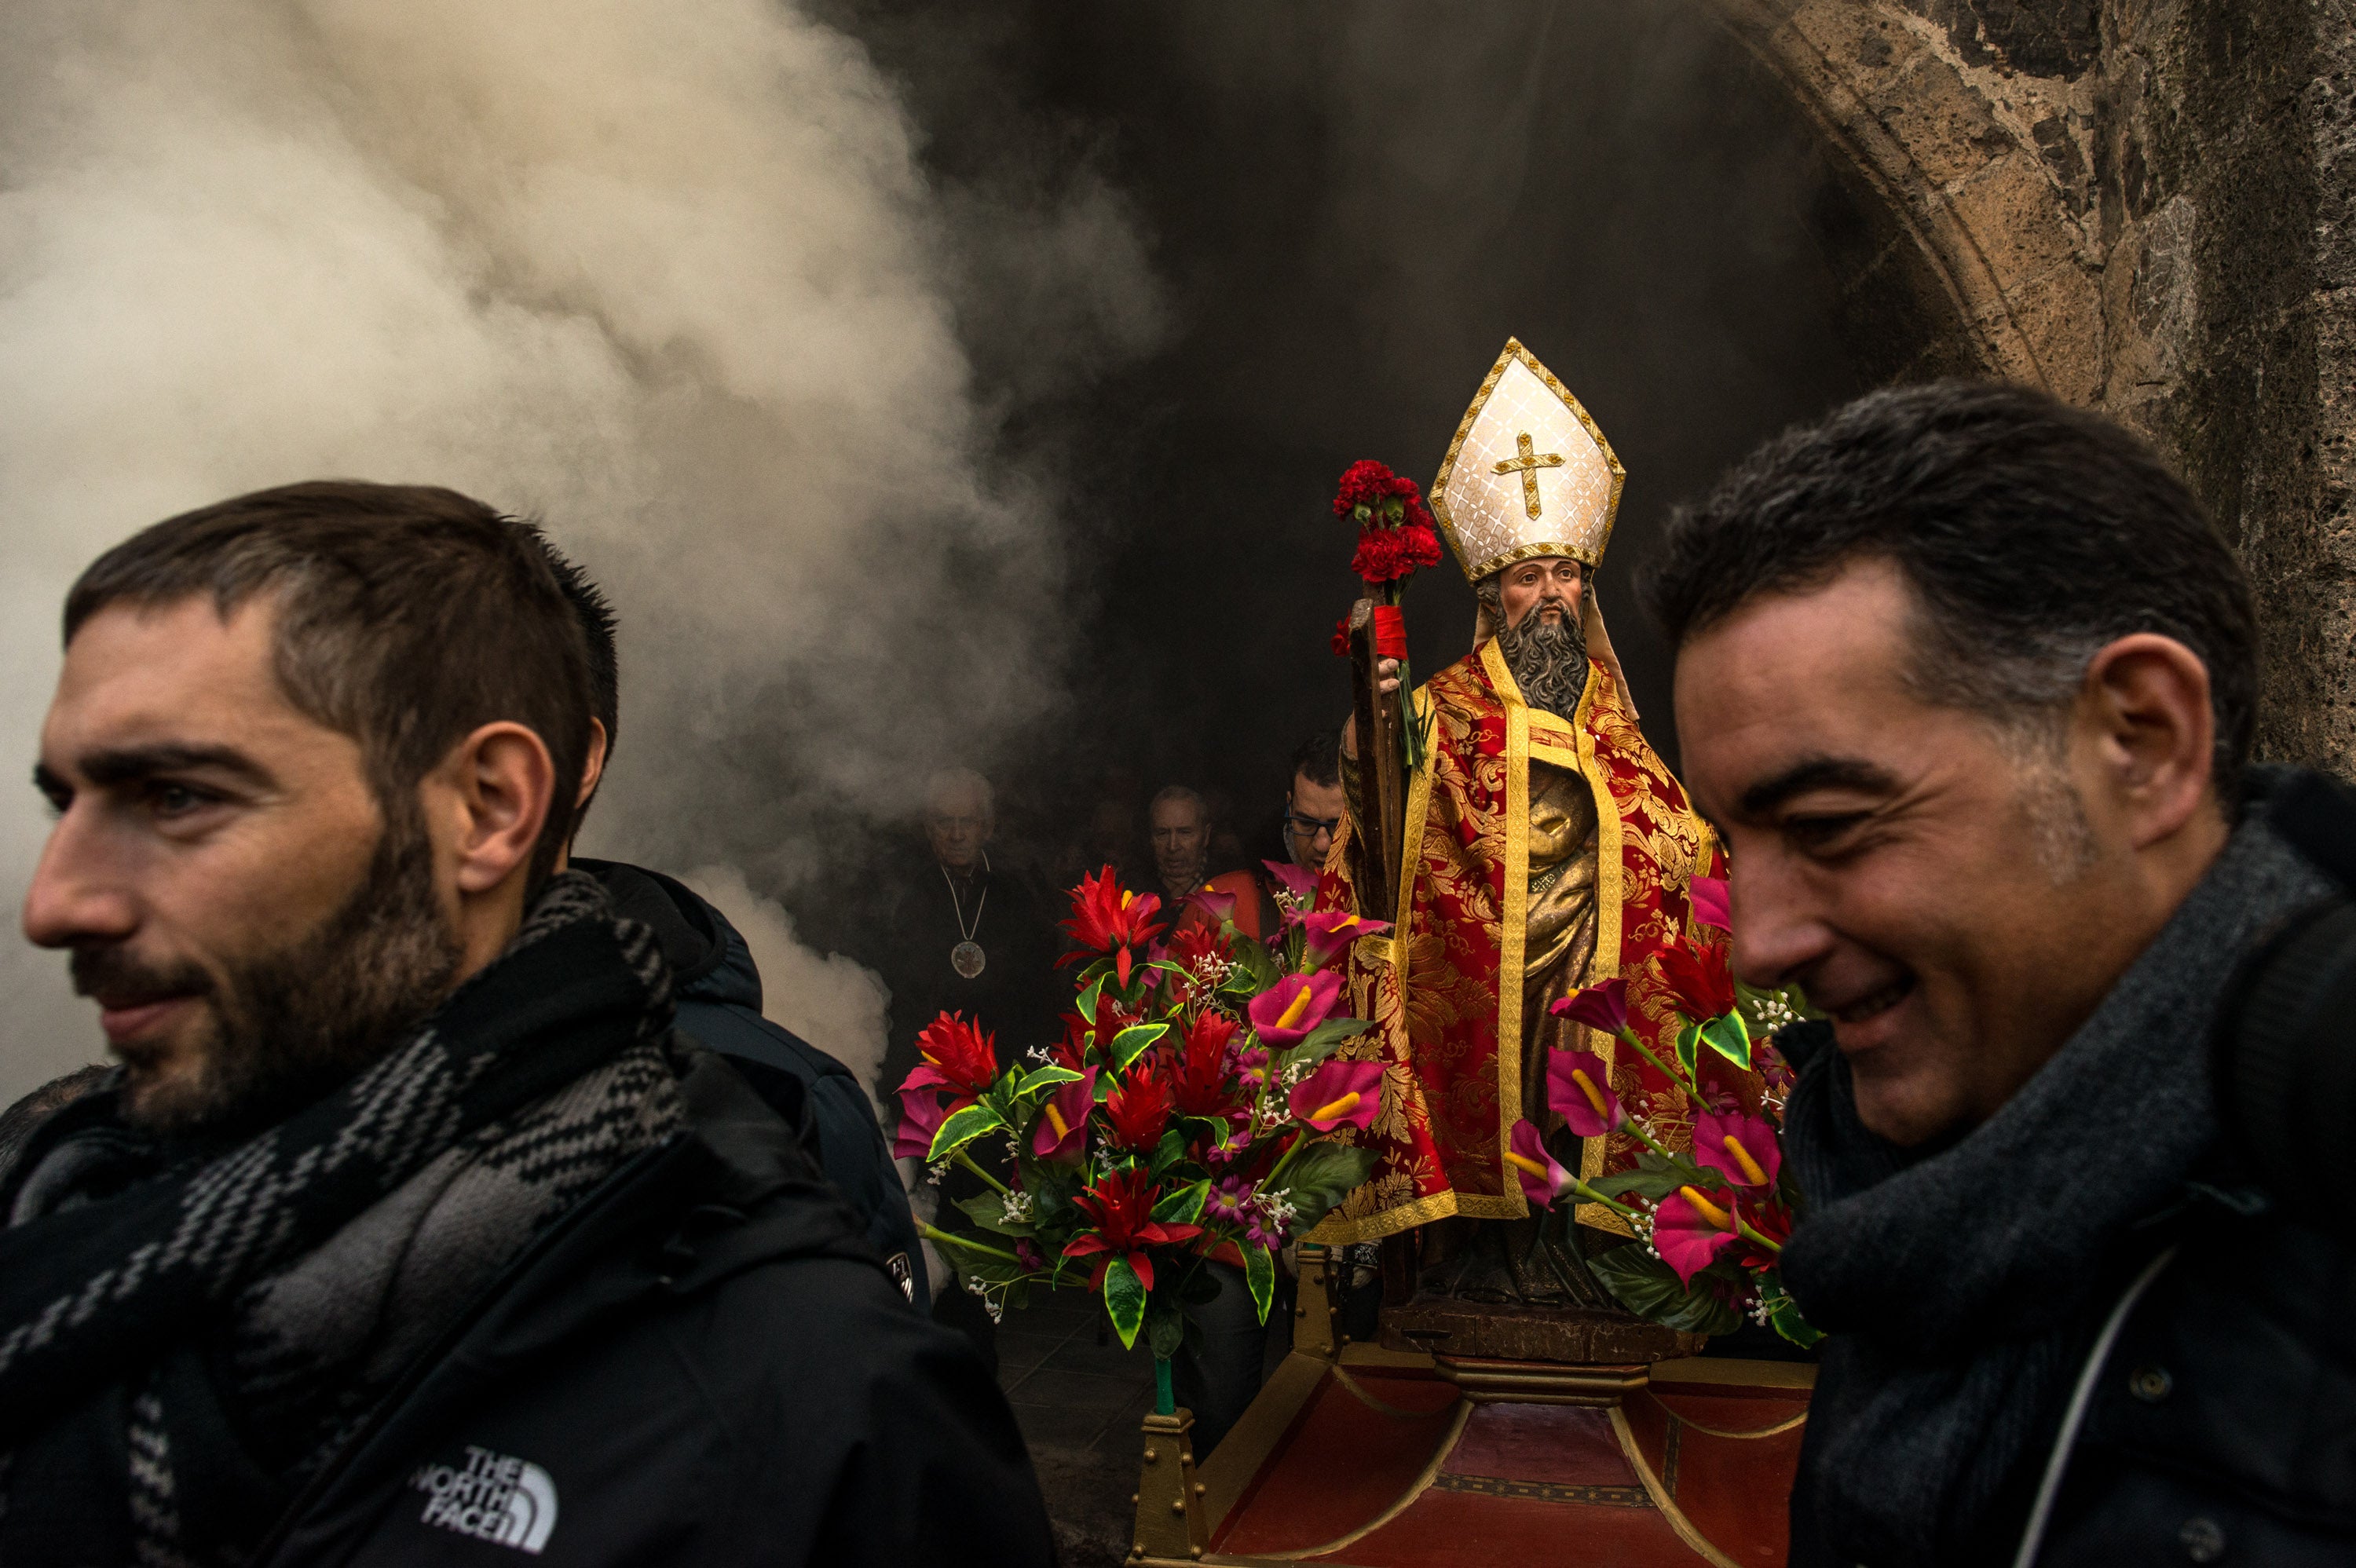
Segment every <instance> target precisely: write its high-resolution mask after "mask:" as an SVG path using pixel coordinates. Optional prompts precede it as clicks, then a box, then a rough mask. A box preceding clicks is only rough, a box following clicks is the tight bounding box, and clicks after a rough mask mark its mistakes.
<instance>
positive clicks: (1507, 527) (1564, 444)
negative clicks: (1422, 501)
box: [1425, 337, 1628, 582]
mask: <svg viewBox="0 0 2356 1568" xmlns="http://www.w3.org/2000/svg"><path fill="white" fill-rule="evenodd" d="M1541 477H1543V478H1544V479H1545V481H1546V484H1545V486H1544V487H1543V489H1541V487H1540V485H1539V484H1538V481H1539V479H1540V478H1541ZM1627 477H1628V472H1627V470H1626V469H1624V468H1622V467H1621V466H1620V460H1619V459H1618V458H1617V457H1614V456H1613V455H1612V443H1610V442H1608V441H1606V440H1604V439H1603V432H1601V430H1599V429H1597V428H1596V424H1595V421H1593V420H1592V419H1590V418H1589V417H1588V414H1587V411H1586V410H1585V409H1583V408H1581V407H1580V402H1579V400H1578V399H1577V398H1574V397H1572V396H1571V395H1570V389H1569V388H1568V387H1566V386H1564V385H1563V384H1562V382H1561V381H1559V380H1558V379H1556V377H1555V374H1554V372H1553V371H1551V370H1549V369H1547V368H1546V367H1545V366H1544V365H1541V364H1539V363H1538V359H1537V356H1536V355H1534V354H1532V353H1531V352H1530V351H1529V350H1528V349H1526V348H1525V347H1522V346H1521V344H1520V342H1519V341H1518V340H1516V339H1515V338H1510V337H1509V338H1507V339H1506V340H1505V352H1504V353H1502V354H1500V355H1498V356H1497V362H1496V363H1495V364H1494V365H1492V366H1490V367H1489V374H1488V375H1487V376H1485V377H1483V379H1482V381H1481V388H1480V390H1479V391H1477V392H1475V393H1473V395H1472V404H1471V406H1470V407H1468V408H1466V409H1465V411H1464V418H1463V420H1462V422H1460V423H1459V424H1458V425H1457V427H1456V436H1455V439H1454V440H1452V441H1451V442H1450V443H1448V454H1447V455H1446V456H1445V457H1443V458H1441V459H1440V472H1439V473H1438V474H1437V475H1433V477H1432V481H1431V487H1430V489H1429V490H1427V491H1426V492H1425V495H1426V496H1428V497H1429V498H1430V502H1431V516H1432V519H1433V520H1434V521H1435V522H1437V523H1438V524H1439V525H1440V533H1441V535H1442V536H1444V537H1445V538H1446V539H1447V540H1448V544H1449V548H1450V549H1453V550H1454V551H1455V552H1456V559H1457V560H1458V561H1459V562H1461V563H1462V566H1463V568H1464V575H1465V576H1466V577H1468V578H1470V579H1472V581H1474V582H1478V581H1481V580H1482V579H1483V578H1484V577H1486V576H1488V575H1489V574H1490V573H1492V572H1494V571H1503V570H1504V569H1505V568H1506V567H1508V566H1510V565H1512V564H1513V563H1514V562H1515V561H1517V560H1537V559H1539V558H1541V557H1547V556H1558V557H1568V558H1569V559H1570V560H1576V561H1580V562H1583V563H1584V564H1586V565H1588V566H1594V565H1597V564H1598V563H1600V562H1601V560H1602V559H1603V547H1604V546H1605V545H1606V544H1607V543H1609V542H1610V540H1611V538H1612V518H1613V517H1615V516H1616V515H1618V513H1619V510H1620V487H1621V485H1622V483H1623V482H1624V481H1625V480H1626V479H1627Z"/></svg>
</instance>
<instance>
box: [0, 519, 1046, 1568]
mask: <svg viewBox="0 0 2356 1568" xmlns="http://www.w3.org/2000/svg"><path fill="white" fill-rule="evenodd" d="M65 631H66V659H65V667H64V670H63V673H62V674H61V676H60V677H59V686H58V693H57V697H56V699H55V701H54V703H53V704H52V706H51V709H50V711H49V715H48V720H47V722H46V724H45V726H44V728H43V731H42V736H41V760H40V764H39V767H38V768H37V773H36V778H37V783H38V784H39V786H40V788H41V789H42V791H43V793H44V794H46V795H48V798H49V801H50V803H51V805H52V806H53V807H54V808H55V809H56V811H57V813H58V818H57V823H56V826H55V827H54V828H53V829H52V831H51V835H50V838H49V842H48V847H47V848H46V850H45V851H44V854H43V857H42V860H41V863H40V866H39V869H38V870H37V872H36V874H35V878H34V880H33V884H32V886H31V888H30V890H29V891H28V892H27V899H26V905H25V925H26V930H27V933H28V934H29V935H30V936H31V937H32V938H33V939H34V940H35V941H36V942H38V943H40V944H44V945H47V946H51V947H57V948H62V949H65V950H67V951H69V952H70V954H71V965H72V972H73V977H74V981H75V984H76V986H77V987H78V988H79V989H80V990H81V991H82V992H83V993H84V994H86V995H89V996H90V997H92V998H93V999H94V1000H95V1001H96V1002H97V1003H98V1005H99V1007H100V1009H101V1022H102V1027H103V1029H104V1030H105V1032H106V1035H107V1038H108V1042H109V1045H110V1047H111V1048H112V1051H113V1052H114V1054H115V1055H116V1056H117V1057H118V1058H119V1059H120V1061H121V1067H120V1068H119V1070H118V1071H117V1072H116V1073H115V1074H114V1075H113V1076H112V1078H111V1079H110V1080H109V1081H107V1082H106V1083H104V1084H103V1085H102V1087H101V1088H100V1090H99V1091H98V1092H97V1093H91V1094H88V1095H85V1096H83V1097H82V1098H80V1099H77V1100H75V1101H73V1102H72V1103H71V1104H69V1105H68V1106H67V1107H66V1108H65V1109H64V1110H62V1111H60V1112H59V1113H57V1114H56V1115H53V1116H52V1117H50V1119H49V1120H48V1121H47V1122H45V1123H44V1124H43V1125H41V1126H40V1127H39V1128H38V1129H37V1131H36V1132H35V1133H34V1134H33V1136H31V1137H30V1139H29V1140H27V1143H26V1144H25V1145H24V1146H23V1147H21V1148H20V1149H19V1150H18V1152H17V1153H16V1156H15V1157H14V1158H13V1159H12V1160H11V1161H10V1163H9V1164H8V1166H7V1168H5V1170H0V1221H5V1228H0V1488H5V1508H0V1564H8V1565H11V1568H13V1565H15V1564H19V1563H23V1564H34V1563H38V1564H48V1563H110V1564H111V1563H316V1562H336V1563H362V1564H366V1563H385V1564H391V1563H414V1562H420V1561H427V1560H432V1561H456V1560H461V1559H477V1558H478V1559H480V1560H482V1561H485V1562H493V1561H499V1560H502V1559H503V1555H504V1553H505V1552H509V1551H520V1552H524V1553H526V1554H530V1555H536V1556H539V1557H541V1559H542V1560H544V1561H547V1562H550V1563H618V1562H631V1563H648V1562H678V1563H765V1564H766V1563H827V1564H833V1563H876V1564H884V1563H894V1564H896V1563H912V1562H920V1561H930V1560H940V1561H948V1560H955V1561H963V1562H992V1563H1022V1564H1033V1563H1046V1562H1048V1561H1049V1560H1050V1556H1051V1552H1050V1546H1049V1541H1048V1534H1047V1526H1046V1520H1045V1518H1044V1510H1043V1509H1042V1508H1041V1505H1040V1502H1039V1499H1038V1494H1037V1489H1036V1486H1035V1483H1034V1482H1033V1478H1032V1476H1031V1472H1030V1467H1029V1465H1028V1463H1027V1461H1026V1459H1025V1457H1024V1456H1023V1447H1022V1442H1021V1438H1020V1435H1019V1434H1018V1433H1017V1432H1016V1429H1015V1427H1014V1424H1013V1422H1012V1416H1011V1413H1009V1411H1008V1409H1007V1407H1006V1404H1005V1402H1004V1400H1003V1399H1002V1398H1001V1396H1000V1394H999V1392H998V1390H997V1389H996V1388H995V1386H994V1385H992V1383H991V1381H990V1380H989V1379H988V1377H987V1375H986V1374H985V1373H984V1371H982V1369H981V1367H980V1364H979V1363H978V1362H977V1361H976V1360H974V1358H973V1356H972V1354H971V1353H970V1351H969V1350H968V1349H966V1348H965V1347H964V1346H963V1344H962V1343H961V1342H960V1341H959V1340H958V1339H957V1338H956V1337H955V1336H953V1335H949V1334H947V1333H945V1332H943V1331H941V1330H938V1329H937V1328H933V1327H932V1326H930V1325H929V1324H927V1323H926V1322H925V1321H924V1320H923V1319H922V1318H921V1317H918V1316H917V1314H916V1312H915V1311H914V1310H913V1309H912V1308H911V1307H909V1305H908V1304H907V1302H906V1301H905V1298H904V1297H903V1296H902V1295H901V1293H900V1292H899V1291H898V1290H897V1289H896V1288H895V1287H894V1284H893V1282H892V1280H891V1278H890V1277H889V1275H887V1274H886V1273H885V1271H884V1268H883V1263H882V1260H881V1259H879V1258H878V1257H877V1256H876V1254H875V1253H874V1252H873V1249H872V1248H870V1247H869V1246H867V1245H866V1244H865V1243H863V1242H862V1240H861V1238H860V1236H859V1234H858V1226H857V1223H856V1221H854V1220H853V1219H852V1217H851V1215H850V1213H849V1212H848V1211H846V1210H845V1209H844V1208H843V1206H842V1204H841V1200H839V1198H838V1197H837V1196H836V1195H835V1194H834V1192H833V1190H832V1189H830V1188H829V1187H828V1186H827V1185H826V1184H825V1183H824V1182H823V1180H822V1179H820V1178H819V1174H818V1172H817V1171H816V1169H815V1168H813V1166H812V1165H811V1163H810V1161H809V1157H807V1156H806V1155H805V1154H804V1153H803V1151H802V1149H801V1147H800V1146H799V1143H798V1140H797V1137H796V1136H795V1132H794V1129H793V1128H791V1127H789V1126H788V1125H787V1124H786V1123H785V1122H783V1121H782V1120H780V1119H779V1117H778V1116H777V1115H776V1114H775V1112H773V1111H772V1110H771V1109H770V1107H769V1106H768V1105H767V1104H765V1103H764V1102H763V1100H762V1099H761V1097H760V1096H759V1095H757V1094H755V1093H754V1092H753V1091H752V1090H750V1089H749V1088H748V1087H747V1086H746V1084H745V1083H744V1080H743V1079H742V1078H741V1077H740V1076H739V1075H738V1074H737V1073H736V1072H734V1070H732V1069H731V1068H730V1067H729V1066H728V1065H727V1064H726V1063H725V1062H724V1061H723V1060H722V1059H721V1058H719V1057H717V1056H715V1055H713V1054H712V1053H711V1052H709V1051H703V1050H701V1049H699V1048H697V1047H695V1046H694V1045H693V1044H692V1042H691V1041H690V1040H687V1039H686V1038H685V1037H683V1036H682V1035H680V1033H679V1032H678V1031H677V1030H675V1029H673V1028H672V1025H671V1019H672V1000H671V977H670V974H669V968H668V966H667V965H666V964H665V962H664V958H663V952H662V947H661V944H660V943H659V940H658V938H657V935H656V933H653V932H651V931H649V930H648V928H647V927H646V926H644V925H642V924H640V923H637V922H635V921H631V920H627V919H624V918H622V917H620V916H619V915H618V914H617V913H616V909H615V906H614V904H613V902H612V901H611V900H610V899H609V898H608V896H607V895H606V893H605V891H604V890H603V889H602V888H601V887H600V886H599V885H598V884H597V882H596V881H595V880H593V879H591V878H589V877H587V876H585V875H584V874H581V873H578V872H555V871H554V870H553V867H554V865H555V863H556V860H557V857H558V855H559V853H560V851H561V849H562V846H563V844H564V842H565V839H566V837H567V833H568V829H569V825H570V820H571V816H572V803H573V802H575V801H576V800H577V799H578V798H579V786H580V783H581V780H582V775H583V769H584V760H585V757H586V752H587V741H588V733H589V723H590V711H591V699H590V692H589V687H588V677H587V673H586V653H585V650H584V642H583V637H582V634H581V630H580V628H579V626H578V624H577V623H576V622H575V620H574V617H573V611H572V609H571V607H570V606H569V605H568V604H567V603H566V602H565V599H564V596H563V594H562V592H561V590H560V587H559V584H558V583H557V582H556V581H555V580H554V579H553V577H552V574H551V571H550V569H549V565H548V562H547V560H546V559H545V558H544V557H543V556H542V555H541V553H540V552H539V551H538V550H536V549H533V548H532V547H531V546H530V543H529V542H528V541H527V540H525V539H523V538H522V537H521V536H520V535H519V533H518V532H517V531H516V530H515V529H513V528H510V527H509V526H508V524H507V522H506V520H505V519H502V518H500V517H498V516H497V515H496V514H495V513H493V512H492V511H490V509H489V508H487V507H484V506H482V505H481V504H480V503H478V502H475V501H471V500H468V499H467V498H466V497H464V496H457V495H455V494H453V493H451V492H448V491H442V490H432V489H423V488H416V487H394V486H382V485H357V484H319V485H295V486H289V487H286V488H284V489H280V490H274V491H265V492H262V493H259V494H257V495H253V496H244V497H241V498H239V499H236V500H232V501H228V502H224V503H221V504H220V505H219V506H216V507H208V508H205V509H204V510H202V511H198V512H193V513H189V514H187V515H185V516H183V517H176V518H172V519H170V520H168V521H166V522H164V523H159V524H157V525H155V527H154V528H149V529H147V530H146V531H145V532H143V533H142V534H139V535H137V536H135V537H134V538H133V539H130V540H129V541H126V542H125V543H124V544H123V545H121V546H118V547H117V548H116V549H113V550H112V551H110V552H108V553H107V554H106V555H105V556H102V558H100V560H98V561H97V562H95V563H94V564H93V565H92V566H91V568H90V569H89V571H86V572H84V573H83V575H82V577H81V579H80V581H78V582H77V583H76V585H75V587H74V589H73V592H72V593H71V594H70V596H69V599H68V601H67V606H66V615H65Z"/></svg>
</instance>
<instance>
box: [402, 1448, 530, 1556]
mask: <svg viewBox="0 0 2356 1568" xmlns="http://www.w3.org/2000/svg"><path fill="white" fill-rule="evenodd" d="M409 1484H410V1485H411V1486H412V1487H415V1488H417V1489H418V1490H419V1491H421V1492H423V1493H424V1494H425V1496H426V1502H425V1511H424V1513H423V1514H421V1515H420V1516H419V1518H420V1519H422V1520H423V1521H424V1522H425V1523H427V1524H431V1525H438V1526H439V1527H441V1528H442V1529H444V1530H455V1531H457V1532H458V1533H459V1534H461V1535H471V1536H474V1537H476V1538H477V1540H482V1541H497V1542H498V1544H500V1545H501V1546H512V1547H515V1548H517V1549H518V1550H519V1551H523V1552H532V1553H534V1554H537V1553H538V1552H540V1550H541V1548H542V1547H544V1546H546V1545H547V1544H548V1536H549V1532H550V1531H552V1530H554V1529H555V1528H556V1483H555V1482H554V1481H553V1480H552V1479H550V1478H549V1474H548V1472H547V1471H545V1470H543V1469H541V1467H539V1466H537V1465H535V1464H533V1463H532V1462H531V1461H530V1460H529V1459H519V1458H517V1457H516V1456H513V1455H512V1454H494V1453H492V1452H491V1451H490V1450H489V1449H487V1448H477V1447H476V1446H474V1445H472V1444H468V1445H467V1446H466V1462H465V1463H464V1464H463V1465H425V1466H422V1467H419V1469H418V1471H417V1473H416V1474H415V1475H413V1476H412V1477H410V1478H409Z"/></svg>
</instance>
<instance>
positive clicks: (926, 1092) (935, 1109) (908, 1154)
mask: <svg viewBox="0 0 2356 1568" xmlns="http://www.w3.org/2000/svg"><path fill="white" fill-rule="evenodd" d="M947 1120H948V1111H946V1110H944V1109H943V1108H942V1106H941V1097H940V1096H939V1095H938V1094H937V1093H934V1092H933V1091H932V1090H930V1089H928V1088H926V1087H924V1086H923V1085H921V1084H920V1085H918V1086H917V1087H916V1088H914V1089H903V1090H901V1091H900V1126H899V1130H898V1132H897V1133H896V1134H895V1135H894V1137H893V1139H892V1157H893V1158H894V1159H925V1158H927V1157H930V1156H931V1154H932V1152H933V1135H934V1134H936V1133H937V1132H939V1131H940V1130H941V1124H942V1123H943V1122H945V1121H947Z"/></svg>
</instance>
